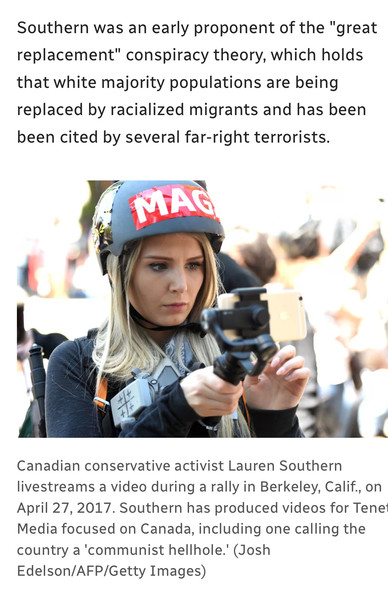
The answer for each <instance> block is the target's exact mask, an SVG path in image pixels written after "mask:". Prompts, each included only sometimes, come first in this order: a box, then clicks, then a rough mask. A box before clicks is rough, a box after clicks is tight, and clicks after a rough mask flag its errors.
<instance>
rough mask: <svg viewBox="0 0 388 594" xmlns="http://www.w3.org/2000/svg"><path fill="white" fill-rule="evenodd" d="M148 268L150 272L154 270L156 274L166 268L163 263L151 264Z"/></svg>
mask: <svg viewBox="0 0 388 594" xmlns="http://www.w3.org/2000/svg"><path fill="white" fill-rule="evenodd" d="M150 267H151V268H152V270H155V271H156V272H160V271H161V270H165V269H166V268H167V266H166V264H164V262H152V264H150Z"/></svg>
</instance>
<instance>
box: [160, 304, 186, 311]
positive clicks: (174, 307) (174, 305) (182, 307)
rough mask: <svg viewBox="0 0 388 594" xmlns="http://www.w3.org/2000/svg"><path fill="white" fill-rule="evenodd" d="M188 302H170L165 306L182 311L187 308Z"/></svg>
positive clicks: (171, 309) (170, 309)
mask: <svg viewBox="0 0 388 594" xmlns="http://www.w3.org/2000/svg"><path fill="white" fill-rule="evenodd" d="M186 306H187V303H168V304H166V305H165V306H164V307H165V308H167V309H168V310H169V311H173V312H180V311H183V310H184V309H186Z"/></svg>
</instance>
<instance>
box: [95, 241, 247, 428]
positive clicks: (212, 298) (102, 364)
mask: <svg viewBox="0 0 388 594" xmlns="http://www.w3.org/2000/svg"><path fill="white" fill-rule="evenodd" d="M190 235H191V237H193V238H194V239H196V240H197V241H198V242H199V244H200V246H201V248H202V251H203V255H204V269H205V273H204V281H203V283H202V286H201V288H200V290H199V293H198V295H197V299H196V301H195V304H194V307H193V309H192V311H191V312H190V315H189V318H188V321H189V322H199V320H200V315H201V312H202V310H203V309H206V308H209V307H212V306H213V305H214V304H215V302H216V298H217V295H218V292H219V288H220V280H219V275H218V271H217V264H216V260H215V258H214V254H213V250H212V247H211V245H210V242H209V240H208V239H207V237H206V235H205V234H204V233H192V234H190ZM143 241H144V240H139V241H138V242H137V243H136V244H131V245H130V246H128V247H127V248H126V249H124V253H123V256H122V257H121V258H118V257H117V256H114V255H112V254H109V256H108V258H107V270H108V274H109V277H110V280H111V284H112V291H111V306H110V314H109V317H108V319H107V320H106V322H105V323H104V324H103V325H102V326H101V327H100V329H99V330H98V333H97V337H96V342H95V346H94V350H93V361H94V363H95V365H96V368H97V387H96V391H97V390H98V386H99V384H100V382H101V379H102V377H103V376H113V377H115V378H117V379H118V380H120V381H127V380H129V379H130V378H131V377H132V373H131V371H132V369H133V368H134V367H137V368H139V369H141V370H142V371H145V372H148V373H152V371H153V370H154V369H155V368H156V367H157V365H158V364H159V363H160V362H161V361H162V360H163V359H164V358H165V357H166V354H165V352H164V351H163V349H162V348H161V347H160V346H159V345H158V344H157V343H156V342H155V341H154V340H153V339H152V338H151V336H150V335H149V334H148V332H147V330H146V329H144V328H142V327H140V326H139V325H138V324H136V322H135V321H134V320H133V319H132V317H131V315H130V302H129V299H128V291H127V290H126V288H127V287H128V286H129V283H130V282H131V277H132V272H133V269H134V266H135V264H136V262H137V260H138V257H139V254H140V251H141V249H142V245H143ZM184 339H186V340H187V341H188V343H189V346H190V348H191V350H192V353H193V355H194V358H195V360H197V361H200V362H202V363H204V364H205V365H206V366H208V365H212V364H213V361H214V358H215V357H217V356H218V355H219V354H220V351H219V348H218V345H217V342H216V340H215V339H214V338H213V336H211V335H210V334H207V335H206V336H205V337H200V336H199V335H198V334H196V333H194V332H186V331H185V330H184V329H182V330H181V331H178V332H177V333H176V351H177V356H178V360H179V363H180V364H181V365H182V366H183V367H186V366H185V363H184V361H182V358H181V352H182V348H181V346H182V344H183V340H184ZM186 369H187V368H186ZM240 416H241V419H239V421H240V422H239V426H240V433H241V435H242V436H244V437H250V432H249V428H248V426H247V424H246V422H245V419H244V418H243V416H242V415H240ZM233 431H234V429H233V422H232V420H231V418H230V417H222V420H221V423H220V429H219V432H218V434H219V436H220V437H233Z"/></svg>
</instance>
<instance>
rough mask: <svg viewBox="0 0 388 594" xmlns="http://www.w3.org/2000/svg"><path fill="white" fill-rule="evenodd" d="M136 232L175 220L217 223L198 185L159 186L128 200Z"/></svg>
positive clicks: (212, 210)
mask: <svg viewBox="0 0 388 594" xmlns="http://www.w3.org/2000/svg"><path fill="white" fill-rule="evenodd" d="M128 202H129V206H130V209H131V213H132V216H133V220H134V222H135V227H136V229H137V230H139V229H143V227H148V225H152V224H153V223H159V222H160V221H165V220H166V219H175V218H178V217H207V218H209V219H214V220H215V221H218V222H219V221H220V219H219V218H218V217H217V215H216V212H215V209H214V205H213V202H212V201H211V199H210V197H209V196H208V194H207V193H206V192H205V190H203V189H202V188H199V187H198V186H182V185H176V186H171V185H170V186H160V187H155V188H151V189H149V190H144V191H143V192H140V193H139V194H136V195H135V196H132V197H131V198H129V200H128Z"/></svg>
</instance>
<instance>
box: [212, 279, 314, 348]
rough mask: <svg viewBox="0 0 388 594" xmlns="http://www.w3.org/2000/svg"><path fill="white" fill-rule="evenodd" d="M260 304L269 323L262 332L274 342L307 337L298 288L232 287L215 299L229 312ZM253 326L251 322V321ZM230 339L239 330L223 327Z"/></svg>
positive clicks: (301, 298) (236, 335) (221, 307)
mask: <svg viewBox="0 0 388 594" xmlns="http://www.w3.org/2000/svg"><path fill="white" fill-rule="evenodd" d="M257 305H261V306H263V308H265V309H267V311H268V314H269V323H268V325H267V326H266V327H264V330H263V331H262V332H260V331H259V332H257V334H260V333H264V332H265V333H268V334H269V335H270V336H271V338H272V339H273V340H274V341H275V342H289V341H293V340H302V339H303V338H305V337H306V333H307V330H306V315H305V311H304V303H303V297H302V295H301V293H300V292H299V291H294V290H288V289H285V290H283V291H279V290H276V291H275V290H267V289H265V288H262V287H260V288H249V289H235V290H234V291H232V292H231V293H225V294H223V295H220V296H219V298H218V307H219V308H220V309H221V310H228V311H229V312H230V311H231V310H233V309H236V308H237V309H238V308H239V307H249V306H252V307H254V306H257ZM252 328H253V323H252ZM225 334H226V336H227V337H228V338H229V339H230V340H234V339H236V338H240V337H241V333H239V329H236V328H234V329H225Z"/></svg>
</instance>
